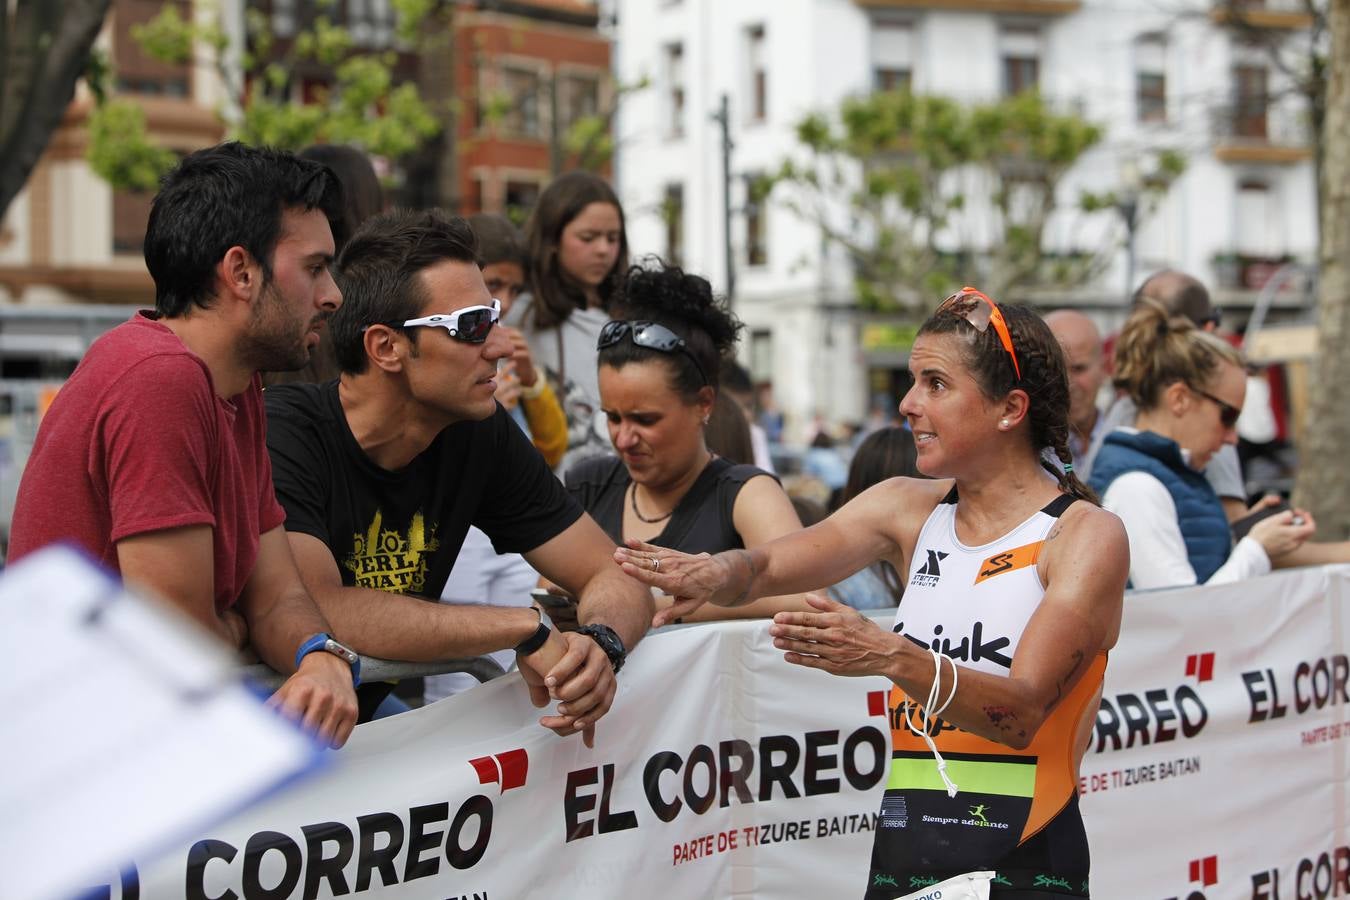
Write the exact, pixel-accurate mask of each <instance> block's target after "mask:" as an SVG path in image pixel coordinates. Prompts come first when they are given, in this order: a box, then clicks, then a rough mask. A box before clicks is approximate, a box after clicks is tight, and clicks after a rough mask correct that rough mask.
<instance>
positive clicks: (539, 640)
mask: <svg viewBox="0 0 1350 900" xmlns="http://www.w3.org/2000/svg"><path fill="white" fill-rule="evenodd" d="M552 632H553V629H551V628H549V627H548V626H547V625H545V624H544V623H543V622H542V621H541V622H540V623H539V627H538V628H536V629H535V630H534V634H532V635H530V636H529V637H527V638H526V639H525V640H523V641H521V642H520V643H519V644H516V652H517V653H519V654H520V655H521V656H529V655H530V654H531V653H533V652H534V651H536V650H538V649H539V648H540V647H542V646H544V643H545V642H546V641H547V640H548V636H549V635H550V634H551V633H552Z"/></svg>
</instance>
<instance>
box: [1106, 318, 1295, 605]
mask: <svg viewBox="0 0 1350 900" xmlns="http://www.w3.org/2000/svg"><path fill="white" fill-rule="evenodd" d="M1115 373H1116V374H1115V382H1116V384H1117V385H1118V386H1119V387H1121V388H1123V389H1124V390H1126V391H1127V392H1128V393H1129V399H1130V401H1131V403H1132V405H1133V406H1134V407H1135V408H1136V409H1137V410H1138V413H1137V415H1136V418H1135V421H1134V424H1133V427H1130V426H1121V427H1118V428H1116V429H1114V430H1113V431H1111V432H1110V433H1109V434H1107V435H1106V438H1105V440H1104V441H1103V443H1102V448H1101V450H1100V452H1099V453H1098V454H1097V458H1096V461H1095V463H1094V464H1093V472H1092V481H1091V486H1092V487H1093V488H1094V489H1095V490H1096V491H1098V492H1099V493H1100V494H1101V496H1102V505H1103V506H1104V507H1105V508H1106V509H1108V510H1110V511H1111V512H1114V513H1115V514H1116V515H1118V516H1120V519H1121V521H1123V522H1124V523H1125V530H1126V532H1127V534H1128V535H1129V541H1130V584H1131V585H1132V586H1133V587H1135V588H1137V589H1146V588H1158V587H1180V586H1185V585H1193V584H1221V583H1226V582H1231V581H1237V580H1239V579H1243V578H1248V577H1251V576H1255V575H1262V574H1265V573H1266V572H1269V571H1270V568H1271V560H1272V559H1273V558H1276V557H1279V556H1281V555H1283V554H1286V553H1289V552H1290V551H1292V550H1294V549H1296V548H1298V547H1299V546H1300V545H1302V544H1303V542H1304V541H1306V540H1307V539H1308V538H1309V537H1310V536H1311V535H1312V533H1313V530H1314V525H1313V521H1312V517H1311V516H1310V515H1309V514H1308V513H1306V512H1304V511H1301V510H1299V511H1293V510H1286V511H1284V512H1281V513H1277V514H1275V515H1273V516H1271V517H1269V518H1266V519H1263V520H1261V521H1259V522H1257V523H1256V524H1255V525H1253V526H1252V528H1251V530H1250V532H1249V533H1248V534H1247V536H1245V537H1243V538H1242V539H1241V540H1240V541H1238V543H1237V545H1236V546H1233V542H1232V534H1231V532H1230V531H1229V525H1228V518H1227V516H1226V515H1225V514H1224V510H1223V504H1222V503H1221V502H1220V500H1219V496H1218V494H1217V493H1216V492H1215V490H1214V488H1213V486H1212V485H1211V484H1210V483H1209V481H1207V480H1206V478H1205V476H1204V475H1202V474H1201V472H1202V471H1204V468H1205V466H1206V464H1208V463H1209V462H1210V460H1211V459H1212V458H1213V457H1214V455H1215V453H1217V452H1218V450H1219V449H1220V448H1221V447H1224V446H1229V447H1231V446H1232V445H1233V444H1235V443H1236V442H1237V431H1236V426H1237V418H1238V414H1239V412H1240V411H1241V409H1242V404H1243V400H1244V397H1245V395H1246V382H1247V373H1246V369H1245V367H1244V365H1243V361H1242V356H1241V354H1239V353H1238V351H1237V350H1236V349H1234V348H1233V347H1232V345H1230V344H1229V343H1227V342H1226V341H1224V340H1222V339H1221V338H1218V337H1216V336H1214V335H1212V334H1209V333H1208V332H1205V331H1201V330H1200V329H1198V328H1197V327H1196V326H1195V324H1194V323H1193V322H1192V321H1191V320H1190V319H1188V318H1187V317H1186V316H1184V315H1177V314H1173V313H1170V312H1169V311H1168V310H1167V309H1166V308H1164V307H1163V305H1162V304H1160V303H1158V302H1156V301H1154V300H1150V299H1148V298H1144V299H1142V300H1141V301H1140V302H1139V303H1138V305H1137V306H1136V307H1135V311H1134V313H1133V314H1132V315H1131V316H1130V319H1129V321H1127V322H1126V323H1125V328H1124V329H1123V330H1122V331H1121V333H1120V336H1119V338H1118V339H1117V341H1116V348H1115Z"/></svg>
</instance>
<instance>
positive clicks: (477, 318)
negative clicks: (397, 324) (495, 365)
mask: <svg viewBox="0 0 1350 900" xmlns="http://www.w3.org/2000/svg"><path fill="white" fill-rule="evenodd" d="M501 315H502V301H500V300H493V301H492V303H491V305H489V306H466V307H464V308H463V309H461V310H457V311H455V312H452V313H437V314H436V315H434V316H423V317H422V318H420V319H408V320H407V321H406V322H404V323H403V327H404V328H444V329H445V330H446V331H448V332H450V336H451V337H452V338H454V339H455V340H457V341H463V342H464V343H466V344H481V343H483V341H486V340H487V336H488V332H489V331H491V330H492V326H493V325H496V324H497V320H498V319H499V318H501Z"/></svg>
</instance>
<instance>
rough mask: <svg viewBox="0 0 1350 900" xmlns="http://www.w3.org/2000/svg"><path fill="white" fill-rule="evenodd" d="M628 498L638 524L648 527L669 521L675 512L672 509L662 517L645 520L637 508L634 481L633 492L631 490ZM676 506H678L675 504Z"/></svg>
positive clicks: (635, 484) (635, 483)
mask: <svg viewBox="0 0 1350 900" xmlns="http://www.w3.org/2000/svg"><path fill="white" fill-rule="evenodd" d="M629 496H630V497H631V498H632V503H633V515H635V516H637V517H638V521H640V522H646V523H647V524H648V525H655V524H656V523H657V522H664V521H665V520H666V519H669V518H670V517H671V515H673V514H674V512H675V510H674V508H673V507H672V508H671V510H670V512H668V513H666V514H665V515H663V516H657V517H656V518H654V519H649V518H647V517H646V516H644V515H643V514H642V512H641V510H639V509H638V507H637V482H636V481H635V482H633V490H632V492H631V493H630V494H629ZM677 505H678V504H677Z"/></svg>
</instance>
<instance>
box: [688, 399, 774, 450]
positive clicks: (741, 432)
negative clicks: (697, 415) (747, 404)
mask: <svg viewBox="0 0 1350 900" xmlns="http://www.w3.org/2000/svg"><path fill="white" fill-rule="evenodd" d="M703 436H704V439H705V440H706V441H707V443H708V449H709V450H710V451H711V452H712V453H713V454H714V455H716V456H720V457H721V458H722V459H725V460H727V461H728V462H733V463H737V464H743V465H747V466H756V468H760V467H759V466H757V465H756V463H755V446H754V442H753V439H752V438H751V436H750V423H749V422H748V421H746V418H745V413H744V412H742V411H741V406H740V404H739V403H737V402H736V401H735V400H732V399H731V398H730V397H728V396H727V392H726V388H725V387H724V388H722V389H721V390H719V391H718V392H717V400H716V401H714V402H713V408H712V413H711V415H709V417H708V426H707V427H706V428H704V429H703ZM765 449H767V447H766V448H765ZM764 471H767V470H764Z"/></svg>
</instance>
